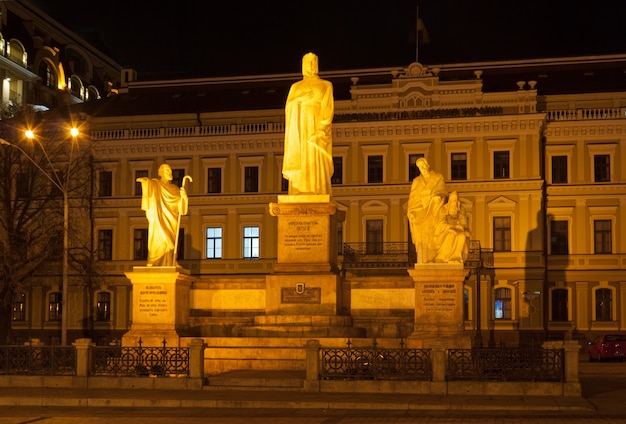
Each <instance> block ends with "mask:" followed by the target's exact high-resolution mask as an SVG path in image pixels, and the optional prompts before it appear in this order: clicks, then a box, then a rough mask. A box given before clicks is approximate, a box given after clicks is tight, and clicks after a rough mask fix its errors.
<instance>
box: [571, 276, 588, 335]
mask: <svg viewBox="0 0 626 424" xmlns="http://www.w3.org/2000/svg"><path fill="white" fill-rule="evenodd" d="M575 287H576V300H575V302H574V304H575V307H576V309H575V311H574V312H575V315H574V316H575V318H574V320H575V323H574V324H575V325H574V328H577V329H578V330H589V327H590V325H589V323H590V320H591V314H590V310H591V303H592V301H591V292H590V291H589V283H588V282H586V281H577V282H576V283H575Z"/></svg>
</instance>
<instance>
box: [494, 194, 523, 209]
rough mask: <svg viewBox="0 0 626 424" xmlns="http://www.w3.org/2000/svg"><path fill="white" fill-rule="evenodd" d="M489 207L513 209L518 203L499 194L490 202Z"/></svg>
mask: <svg viewBox="0 0 626 424" xmlns="http://www.w3.org/2000/svg"><path fill="white" fill-rule="evenodd" d="M488 205H489V209H500V210H511V209H514V208H515V206H517V203H516V202H514V201H513V200H511V199H509V198H508V197H505V196H499V197H496V198H495V199H493V200H492V201H490V202H489V203H488Z"/></svg>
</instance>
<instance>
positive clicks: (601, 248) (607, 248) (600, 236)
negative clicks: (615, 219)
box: [593, 219, 613, 253]
mask: <svg viewBox="0 0 626 424" xmlns="http://www.w3.org/2000/svg"><path fill="white" fill-rule="evenodd" d="M611 232H612V231H611V221H610V220H609V219H598V220H595V221H593V241H594V253H611V252H612V251H613V247H612V235H611Z"/></svg>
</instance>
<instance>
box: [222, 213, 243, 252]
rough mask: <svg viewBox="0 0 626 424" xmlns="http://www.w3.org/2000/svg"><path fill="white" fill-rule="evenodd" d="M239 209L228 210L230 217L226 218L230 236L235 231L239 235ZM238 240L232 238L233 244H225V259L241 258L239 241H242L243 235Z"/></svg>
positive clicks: (227, 230)
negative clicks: (230, 232)
mask: <svg viewBox="0 0 626 424" xmlns="http://www.w3.org/2000/svg"><path fill="white" fill-rule="evenodd" d="M238 216H239V215H238V214H237V208H228V215H227V216H226V231H225V233H226V234H228V232H229V231H233V232H234V233H235V234H239V233H240V231H242V230H240V229H239V222H238V220H237V218H238ZM238 237H239V238H238V239H233V238H231V240H232V242H230V243H224V259H238V258H240V257H241V252H240V247H239V242H238V240H241V234H240V235H239V236H238Z"/></svg>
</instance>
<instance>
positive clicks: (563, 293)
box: [551, 289, 568, 322]
mask: <svg viewBox="0 0 626 424" xmlns="http://www.w3.org/2000/svg"><path fill="white" fill-rule="evenodd" d="M567 302H568V293H567V290H566V289H554V290H552V317H551V319H552V321H561V322H563V321H567V320H568V310H567Z"/></svg>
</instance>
